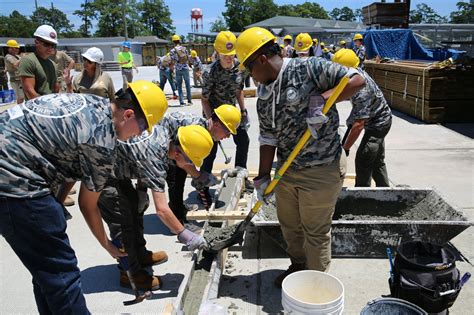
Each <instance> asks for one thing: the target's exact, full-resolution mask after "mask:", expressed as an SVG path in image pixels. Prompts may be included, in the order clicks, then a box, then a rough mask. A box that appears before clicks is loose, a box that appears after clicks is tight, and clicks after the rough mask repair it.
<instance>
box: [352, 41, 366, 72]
mask: <svg viewBox="0 0 474 315" xmlns="http://www.w3.org/2000/svg"><path fill="white" fill-rule="evenodd" d="M353 49H354V52H355V54H356V55H357V57H358V58H359V67H360V68H362V69H363V68H364V60H365V46H364V45H360V46H359V47H357V46H356V45H354V48H353Z"/></svg>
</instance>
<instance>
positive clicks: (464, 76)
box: [364, 60, 474, 123]
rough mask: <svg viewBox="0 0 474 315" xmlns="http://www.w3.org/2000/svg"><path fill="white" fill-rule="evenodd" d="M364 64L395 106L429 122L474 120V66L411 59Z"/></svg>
mask: <svg viewBox="0 0 474 315" xmlns="http://www.w3.org/2000/svg"><path fill="white" fill-rule="evenodd" d="M364 66H365V71H366V72H367V73H368V74H369V75H370V76H371V77H372V78H373V79H374V80H375V82H376V83H377V84H378V86H379V87H380V89H381V90H382V92H383V94H384V96H385V98H386V100H387V102H388V103H389V104H390V106H391V107H392V108H394V109H396V110H398V111H401V112H403V113H405V114H408V115H410V116H413V117H416V118H418V119H420V120H422V121H424V122H427V123H448V122H474V84H473V82H474V69H472V68H470V69H455V68H445V69H439V68H436V67H434V66H433V65H432V64H430V63H428V62H421V61H408V60H402V61H397V62H394V63H375V62H374V61H366V62H365V63H364Z"/></svg>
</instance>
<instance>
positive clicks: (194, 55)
mask: <svg viewBox="0 0 474 315" xmlns="http://www.w3.org/2000/svg"><path fill="white" fill-rule="evenodd" d="M197 55H198V53H197V51H195V50H194V49H193V50H191V57H193V58H196V57H197Z"/></svg>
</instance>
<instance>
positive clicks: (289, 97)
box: [286, 87, 300, 104]
mask: <svg viewBox="0 0 474 315" xmlns="http://www.w3.org/2000/svg"><path fill="white" fill-rule="evenodd" d="M299 99H300V93H299V92H298V90H297V89H295V88H294V87H290V88H288V89H287V90H286V101H287V102H288V103H290V104H294V103H296V102H298V100H299Z"/></svg>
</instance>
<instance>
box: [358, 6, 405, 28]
mask: <svg viewBox="0 0 474 315" xmlns="http://www.w3.org/2000/svg"><path fill="white" fill-rule="evenodd" d="M362 15H363V17H364V20H363V22H364V24H365V25H373V24H377V25H381V26H388V27H402V26H403V25H407V24H408V4H407V3H406V2H401V3H380V2H374V3H372V4H370V5H368V6H365V7H363V8H362Z"/></svg>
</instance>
